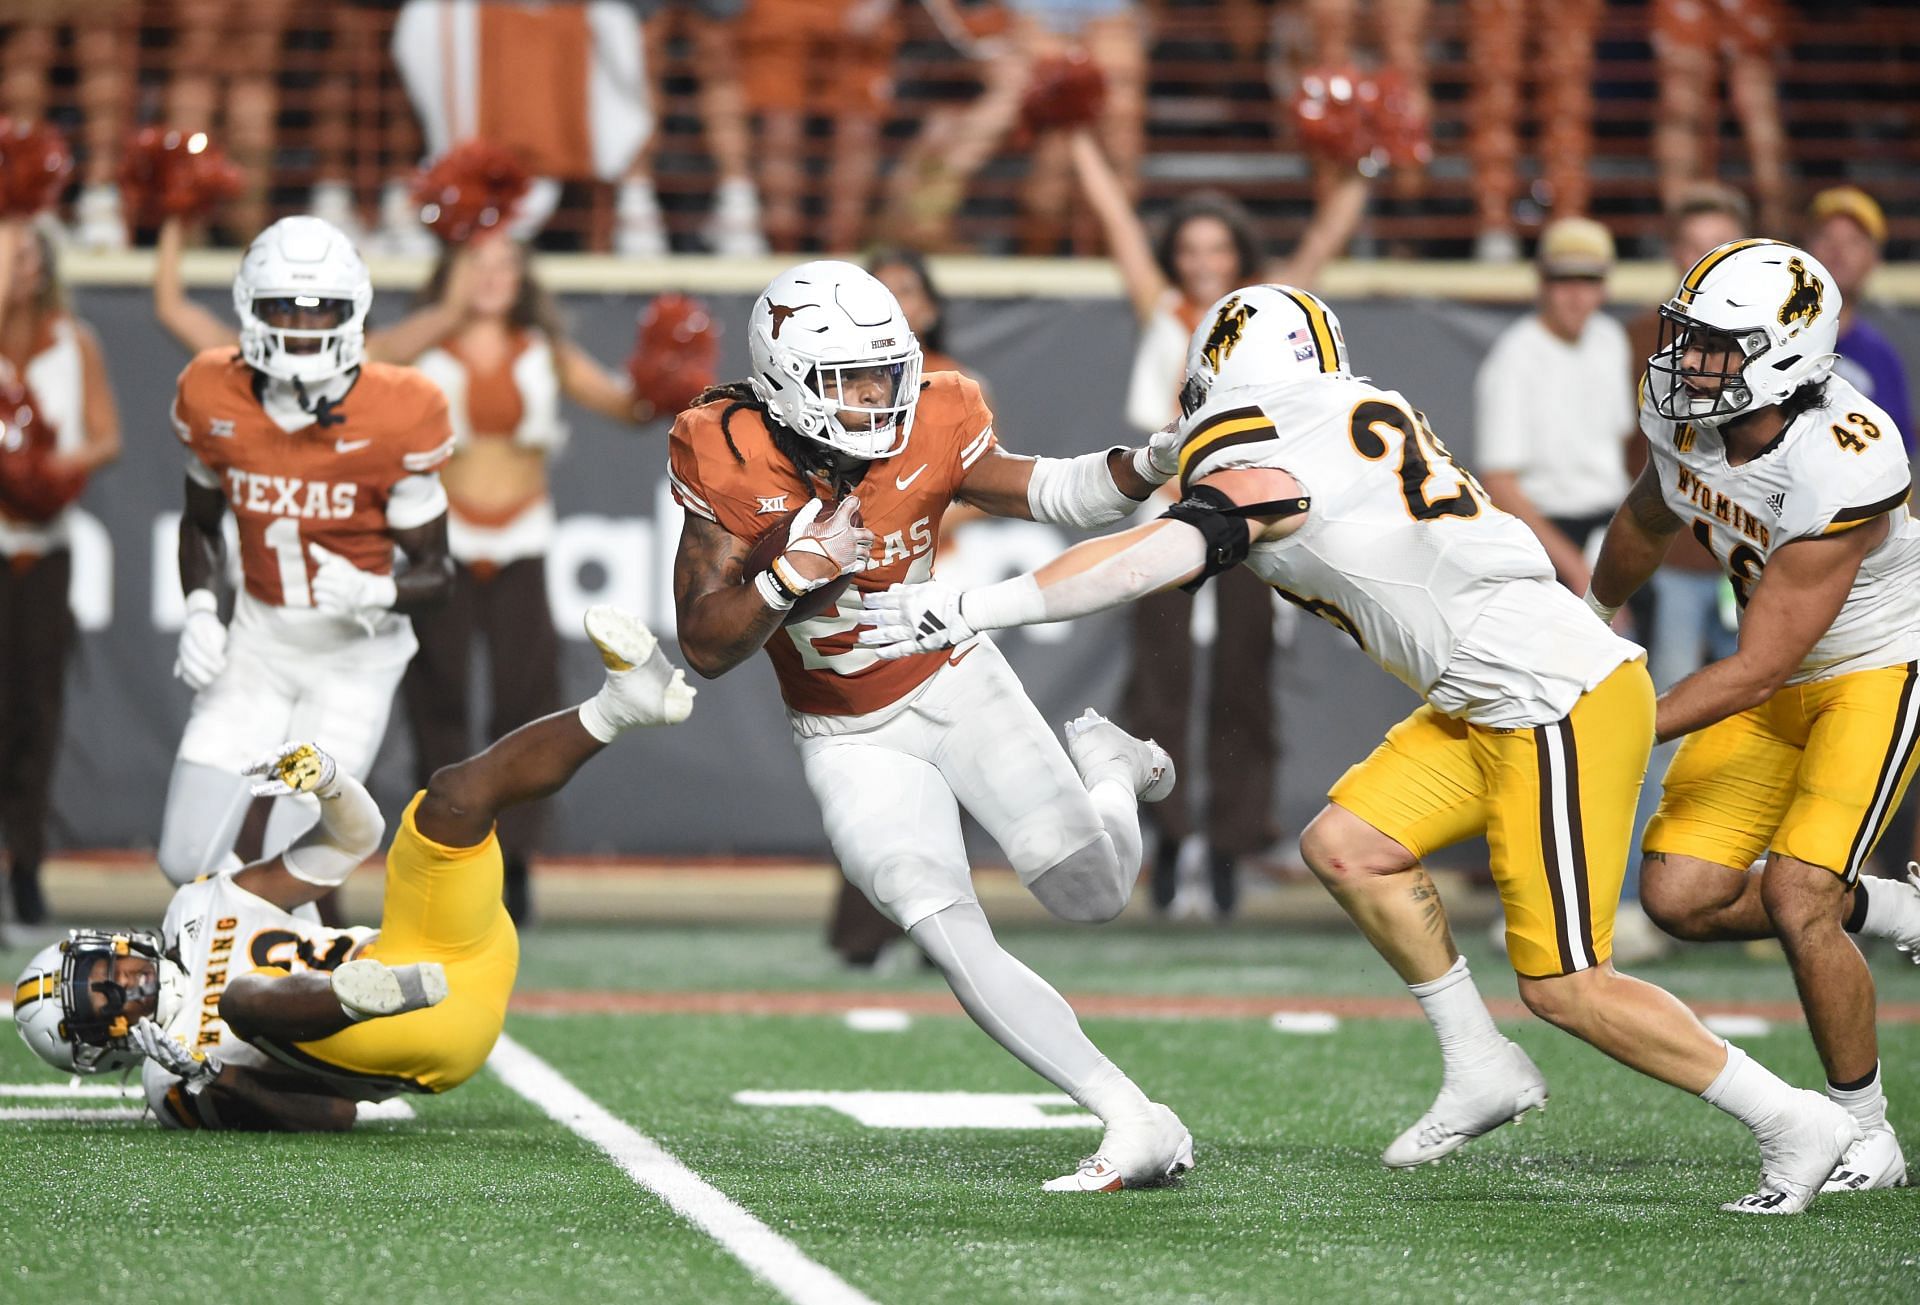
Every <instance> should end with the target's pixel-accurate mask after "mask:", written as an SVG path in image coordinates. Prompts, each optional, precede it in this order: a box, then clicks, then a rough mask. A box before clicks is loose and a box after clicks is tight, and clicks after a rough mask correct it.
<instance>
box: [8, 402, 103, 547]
mask: <svg viewBox="0 0 1920 1305" xmlns="http://www.w3.org/2000/svg"><path fill="white" fill-rule="evenodd" d="M53 458H54V430H53V427H51V426H50V425H48V424H47V423H46V422H45V421H42V420H41V419H40V417H39V414H38V413H36V412H35V411H34V406H33V396H32V395H31V394H30V393H29V392H28V390H27V387H26V386H24V385H22V384H21V383H20V382H18V381H14V380H0V508H4V509H5V510H6V512H7V513H8V514H9V515H11V516H15V517H20V518H22V519H24V520H27V521H32V522H42V521H51V520H52V519H53V518H54V517H56V516H58V515H60V510H61V509H62V508H64V507H66V506H67V504H69V503H71V502H73V500H75V499H76V498H79V497H80V491H81V490H82V489H84V488H86V484H87V477H86V474H85V473H84V472H80V471H74V470H71V469H62V468H58V467H57V465H56V464H55V463H54V461H53Z"/></svg>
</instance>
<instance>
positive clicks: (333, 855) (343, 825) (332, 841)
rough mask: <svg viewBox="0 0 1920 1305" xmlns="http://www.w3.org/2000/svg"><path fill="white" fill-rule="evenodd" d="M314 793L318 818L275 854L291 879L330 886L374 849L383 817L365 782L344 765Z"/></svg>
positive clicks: (383, 829) (383, 825)
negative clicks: (285, 848)
mask: <svg viewBox="0 0 1920 1305" xmlns="http://www.w3.org/2000/svg"><path fill="white" fill-rule="evenodd" d="M315 796H316V797H318V798H319V799H320V823H319V824H317V825H315V826H314V827H313V828H311V829H309V830H308V831H307V832H306V833H304V834H302V835H301V836H300V837H299V838H297V839H295V840H294V843H293V846H292V847H289V848H288V849H287V850H286V851H285V852H282V853H281V854H280V860H281V862H282V863H283V864H285V866H286V867H287V873H288V874H290V875H292V876H293V877H294V878H295V879H299V880H303V881H305V882H306V883H310V884H313V885H315V886H316V887H322V888H332V887H334V886H336V885H338V884H342V883H345V882H346V879H347V876H348V875H350V874H352V873H353V872H354V871H355V870H356V869H358V868H359V866H360V863H361V862H362V861H365V860H366V859H367V858H368V857H370V856H372V855H373V854H374V853H375V852H377V851H379V850H380V839H381V837H382V836H383V835H384V834H385V833H386V832H387V822H386V821H385V820H384V819H382V818H381V815H380V806H379V804H378V803H377V802H375V801H374V800H373V795H372V794H371V793H369V792H367V790H366V786H365V785H363V784H362V783H361V782H360V781H359V780H357V779H355V778H354V777H353V776H352V775H349V774H347V773H346V772H345V771H344V770H343V771H341V772H340V773H339V774H338V775H337V776H335V778H334V781H333V783H332V784H331V785H329V786H328V787H326V788H324V789H321V790H319V792H318V793H316V794H315Z"/></svg>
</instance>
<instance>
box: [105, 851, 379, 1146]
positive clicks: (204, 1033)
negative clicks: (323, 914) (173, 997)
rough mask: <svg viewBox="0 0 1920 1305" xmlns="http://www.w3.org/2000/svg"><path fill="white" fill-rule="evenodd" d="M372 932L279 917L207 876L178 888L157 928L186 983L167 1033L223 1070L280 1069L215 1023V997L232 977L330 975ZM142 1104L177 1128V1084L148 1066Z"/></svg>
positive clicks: (225, 880) (226, 881) (227, 881)
mask: <svg viewBox="0 0 1920 1305" xmlns="http://www.w3.org/2000/svg"><path fill="white" fill-rule="evenodd" d="M373 934H374V931H373V930H371V929H329V928H327V927H326V926H325V925H322V924H318V923H316V922H315V921H312V920H308V919H303V918H302V917H300V916H298V915H293V914H291V913H289V912H287V911H283V910H281V909H280V908H279V907H277V906H275V905H274V904H273V903H272V902H269V901H266V900H265V899H264V898H260V897H255V896H254V895H253V894H252V893H250V892H248V891H247V890H246V889H244V888H242V887H240V886H239V885H238V884H236V883H234V881H233V876H232V875H230V874H224V875H208V876H206V877H204V878H201V879H196V880H195V881H194V882H192V883H190V884H186V885H183V886H182V887H181V889H180V891H179V892H177V893H175V894H174V895H173V900H172V901H171V902H169V903H168V904H167V915H166V919H165V921H163V922H162V924H161V926H160V935H161V938H162V939H163V940H164V943H165V946H166V949H167V950H168V951H170V952H171V953H173V955H174V956H175V957H177V958H178V960H179V962H180V966H181V968H182V969H183V970H184V971H185V972H186V975H187V990H186V997H185V1000H183V1001H182V1002H181V1003H180V1010H179V1012H178V1013H177V1014H175V1015H174V1017H173V1022H172V1023H171V1024H169V1025H168V1026H167V1032H168V1033H171V1034H172V1035H173V1036H174V1037H175V1038H176V1039H178V1040H179V1041H181V1042H184V1043H185V1044H186V1045H187V1046H188V1047H190V1048H194V1049H196V1050H199V1051H205V1052H211V1053H215V1054H217V1055H218V1056H219V1058H220V1060H221V1061H222V1062H223V1063H226V1064H232V1065H241V1066H245V1067H248V1068H253V1069H258V1068H262V1067H264V1066H268V1065H275V1066H277V1065H279V1062H278V1061H275V1060H273V1059H271V1058H270V1057H268V1056H267V1054H266V1053H265V1052H262V1051H260V1050H259V1049H258V1048H256V1047H254V1046H253V1045H252V1044H251V1043H247V1042H243V1041H241V1040H240V1039H239V1038H237V1037H235V1036H234V1034H233V1031H232V1030H231V1029H229V1028H228V1027H227V1025H226V1022H225V1021H224V1020H222V1019H221V1018H220V994H221V993H223V992H225V991H226V989H227V983H228V981H229V980H231V979H233V978H234V977H235V976H237V975H241V974H246V973H247V972H249V971H250V970H256V969H259V968H260V967H261V966H265V965H272V966H279V967H282V968H284V969H287V970H291V971H292V972H294V973H295V974H298V973H300V972H302V971H304V970H331V969H333V968H335V967H336V966H338V965H339V964H340V963H341V962H343V961H345V960H348V959H349V958H350V957H351V956H352V954H353V951H354V949H355V948H356V947H358V946H359V945H360V943H362V942H363V941H365V940H366V939H368V938H370V937H372V936H373ZM140 1077H141V1084H142V1086H143V1087H144V1088H145V1089H146V1095H147V1104H148V1105H149V1106H150V1107H152V1109H153V1112H154V1114H155V1115H157V1116H158V1117H159V1119H160V1122H161V1123H163V1124H165V1125H167V1126H169V1127H174V1128H178V1127H182V1126H183V1124H182V1121H181V1117H180V1116H179V1115H178V1114H177V1113H176V1112H175V1109H174V1107H173V1106H171V1105H170V1104H169V1103H168V1101H167V1094H168V1092H169V1091H170V1090H171V1089H172V1088H173V1087H174V1085H175V1084H177V1083H178V1082H179V1081H180V1080H179V1079H177V1078H175V1077H174V1076H173V1075H171V1074H169V1073H167V1072H166V1071H165V1070H163V1069H161V1068H160V1067H159V1066H158V1065H156V1064H154V1063H153V1062H152V1061H147V1062H146V1063H145V1064H144V1065H143V1066H142V1070H141V1076H140Z"/></svg>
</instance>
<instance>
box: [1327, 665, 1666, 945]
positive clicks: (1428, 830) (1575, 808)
mask: <svg viewBox="0 0 1920 1305" xmlns="http://www.w3.org/2000/svg"><path fill="white" fill-rule="evenodd" d="M1653 701H1654V693H1653V681H1652V680H1651V679H1650V678H1648V676H1647V666H1646V662H1645V661H1644V660H1635V661H1631V662H1627V663H1625V664H1623V665H1621V666H1620V667H1618V668H1617V669H1615V670H1614V671H1613V673H1612V674H1610V675H1609V676H1607V678H1606V679H1604V680H1602V681H1601V682H1600V683H1599V684H1597V685H1595V686H1594V687H1593V688H1592V689H1590V690H1589V691H1588V692H1586V693H1585V694H1583V695H1581V698H1580V700H1579V701H1578V702H1576V703H1575V704H1574V705H1573V710H1572V711H1570V712H1568V713H1567V715H1566V716H1565V717H1564V718H1562V719H1560V720H1557V721H1554V722H1552V723H1551V724H1547V725H1538V726H1533V727H1531V728H1522V729H1510V730H1505V729H1489V728H1487V727H1485V726H1481V725H1472V724H1468V723H1467V722H1465V721H1461V720H1456V719H1454V718H1452V717H1450V716H1443V715H1442V714H1440V713H1439V712H1437V711H1435V710H1434V709H1433V708H1432V707H1428V706H1422V707H1421V708H1419V710H1417V711H1415V712H1414V713H1413V714H1412V715H1411V716H1409V717H1407V718H1406V719H1405V720H1403V721H1401V722H1400V723H1399V724H1398V725H1395V726H1394V727H1393V728H1392V729H1391V730H1389V731H1388V732H1387V737H1386V739H1385V741H1384V742H1382V743H1381V744H1380V746H1379V747H1377V748H1375V749H1374V751H1373V755H1372V756H1370V757H1368V758H1367V759H1366V760H1365V761H1362V762H1361V763H1359V764H1358V765H1356V766H1354V767H1353V768H1352V769H1350V770H1348V771H1347V773H1346V774H1345V775H1343V776H1341V777H1340V781H1339V782H1338V783H1337V784H1335V785H1334V786H1333V792H1332V793H1330V794H1329V795H1328V799H1329V800H1330V801H1332V802H1333V803H1335V804H1336V805H1338V806H1341V807H1344V808H1345V809H1346V810H1348V811H1350V812H1352V813H1353V814H1354V815H1356V816H1358V817H1360V819H1362V820H1364V821H1366V822H1367V823H1368V824H1369V825H1372V826H1373V827H1374V828H1375V829H1377V830H1379V831H1380V832H1381V833H1383V834H1385V835H1386V836H1387V837H1388V838H1391V839H1393V840H1394V841H1395V842H1397V843H1399V844H1400V845H1401V846H1402V847H1404V848H1406V849H1407V850H1408V851H1409V852H1411V853H1412V854H1413V855H1414V856H1415V857H1424V856H1426V855H1428V854H1429V853H1431V852H1434V851H1437V850H1439V849H1440V848H1443V847H1446V846H1448V845H1450V844H1453V843H1457V842H1459V841H1461V840H1462V839H1465V838H1471V837H1473V836H1474V835H1476V834H1481V833H1484V834H1485V835H1486V836H1487V846H1488V849H1489V851H1490V852H1491V853H1492V861H1493V882H1494V884H1495V886H1496V887H1498V889H1499V890H1500V902H1501V905H1502V906H1503V907H1505V909H1506V916H1507V953H1508V956H1509V957H1510V958H1511V960H1512V962H1513V968H1514V969H1515V970H1516V971H1518V972H1519V973H1520V974H1522V975H1524V976H1526V977H1528V978H1547V977H1550V976H1553V975H1559V974H1571V973H1573V972H1574V971H1576V970H1584V969H1587V968H1589V967H1591V966H1594V965H1598V964H1599V963H1600V962H1602V961H1604V960H1606V959H1607V958H1608V957H1610V956H1611V955H1613V916H1614V911H1615V909H1616V908H1617V907H1618V906H1619V904H1620V883H1621V880H1622V879H1624V878H1625V876H1626V870H1627V852H1628V845H1629V843H1630V842H1631V841H1632V839H1633V809H1634V803H1635V801H1636V800H1637V799H1638V797H1639V793H1640V783H1641V781H1642V780H1643V779H1644V778H1645V777H1646V771H1647V756H1648V753H1649V752H1650V751H1651V750H1652V747H1653Z"/></svg>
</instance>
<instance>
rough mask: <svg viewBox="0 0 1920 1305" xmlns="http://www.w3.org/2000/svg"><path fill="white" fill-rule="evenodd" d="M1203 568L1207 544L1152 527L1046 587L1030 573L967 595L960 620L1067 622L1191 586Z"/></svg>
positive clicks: (981, 623)
mask: <svg viewBox="0 0 1920 1305" xmlns="http://www.w3.org/2000/svg"><path fill="white" fill-rule="evenodd" d="M1082 547H1086V545H1082ZM1072 555H1073V554H1072V553H1071V552H1069V553H1067V554H1065V557H1071V556H1072ZM1063 560H1064V559H1063ZM1206 564H1207V543H1206V539H1205V538H1204V537H1203V536H1202V535H1201V533H1200V532H1199V531H1198V530H1196V529H1194V528H1193V527H1192V526H1190V525H1188V524H1187V523H1186V522H1184V521H1172V520H1159V521H1154V522H1152V523H1150V524H1148V525H1146V526H1142V527H1141V528H1140V535H1139V538H1137V539H1135V540H1134V541H1133V542H1132V543H1131V544H1128V545H1127V546H1126V547H1125V548H1123V549H1121V550H1119V551H1118V552H1116V553H1112V554H1110V555H1108V556H1106V557H1103V558H1101V559H1100V560H1099V561H1097V562H1095V563H1093V564H1092V565H1090V566H1088V567H1086V568H1085V569H1083V570H1077V571H1072V572H1069V573H1067V574H1063V575H1056V576H1053V577H1051V578H1049V579H1048V581H1047V582H1046V583H1045V584H1044V585H1043V584H1041V583H1040V581H1039V579H1038V577H1036V576H1034V575H1033V574H1031V573H1029V574H1027V575H1018V576H1015V577H1014V578H1013V579H1011V580H1003V581H1001V582H1000V583H999V584H995V585H986V586H984V587H982V588H979V589H971V590H968V591H967V594H966V596H965V597H963V598H962V599H961V600H960V614H961V616H963V617H964V618H966V622H967V624H968V625H971V626H972V627H973V628H974V629H976V630H1000V629H1005V628H1006V627H1008V626H1012V625H1039V624H1042V623H1044V622H1047V621H1071V620H1073V619H1074V618H1075V617H1077V616H1089V615H1092V614H1093V613H1094V612H1104V611H1106V610H1107V609H1108V608H1109V607H1119V606H1121V605H1122V604H1124V603H1130V602H1132V601H1133V600H1134V599H1136V598H1145V597H1146V596H1147V595H1148V594H1155V593H1159V592H1160V591H1161V590H1162V589H1168V588H1171V587H1172V586H1174V585H1177V584H1180V583H1182V582H1184V581H1186V580H1190V579H1192V578H1193V577H1194V576H1196V575H1198V574H1199V573H1200V572H1201V570H1202V569H1204V568H1205V566H1206Z"/></svg>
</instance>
